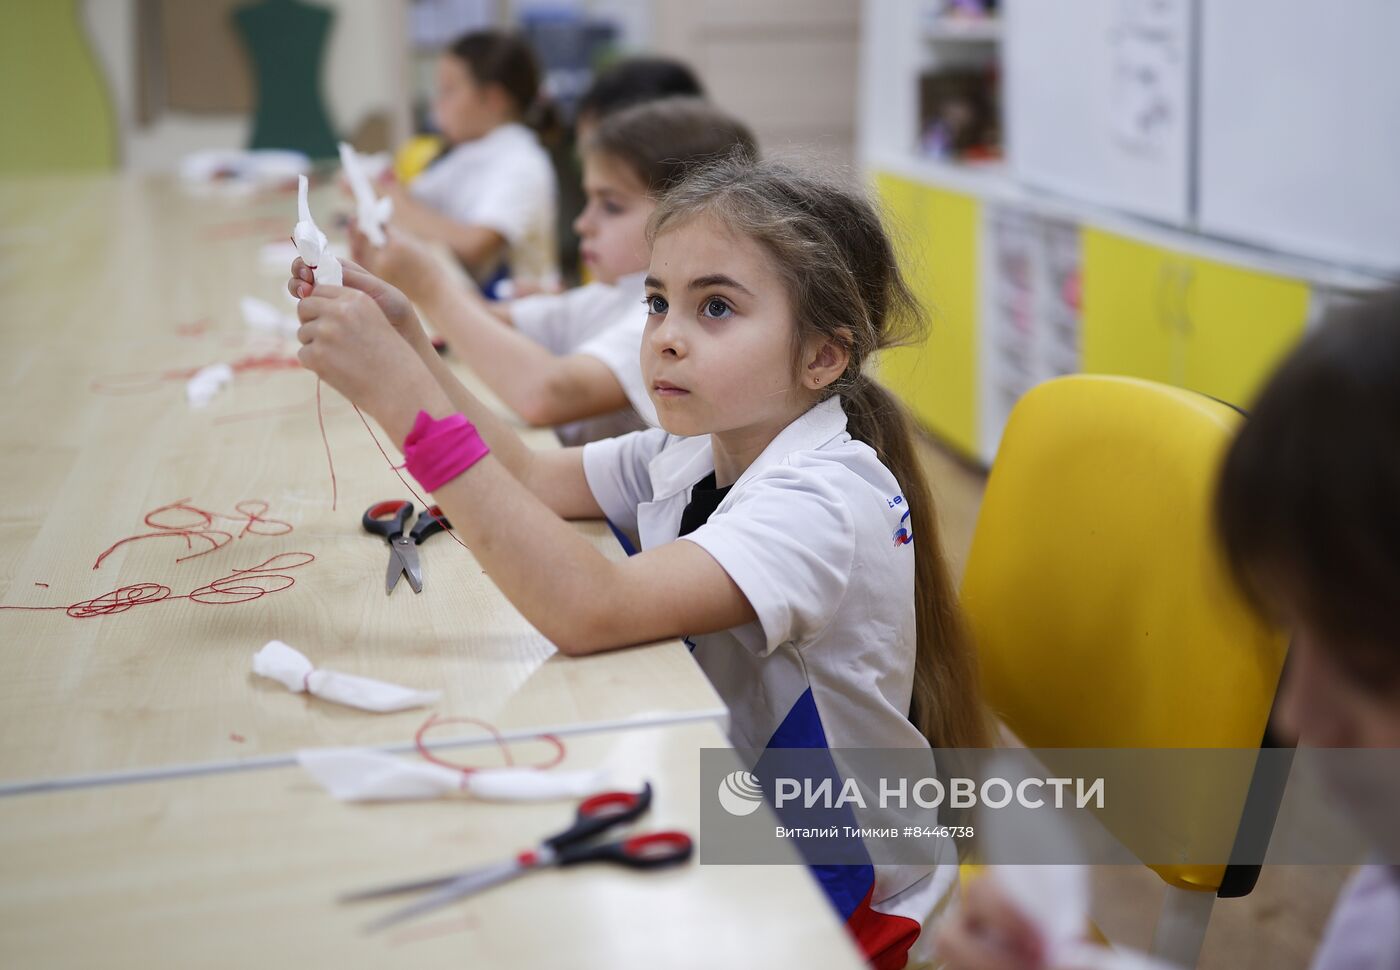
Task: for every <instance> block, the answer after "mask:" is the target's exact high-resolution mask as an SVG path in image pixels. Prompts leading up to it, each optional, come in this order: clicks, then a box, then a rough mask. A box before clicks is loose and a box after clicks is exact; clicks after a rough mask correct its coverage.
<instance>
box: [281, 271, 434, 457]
mask: <svg viewBox="0 0 1400 970" xmlns="http://www.w3.org/2000/svg"><path fill="white" fill-rule="evenodd" d="M346 275H347V277H348V276H349V274H348V273H347V274H346ZM297 317H298V318H299V319H300V320H301V329H299V330H298V331H297V339H298V340H300V341H301V343H302V348H301V350H300V351H298V352H297V358H298V359H299V360H300V361H301V363H302V366H303V367H305V368H307V369H308V370H312V371H315V372H316V374H317V375H318V376H319V377H320V378H321V379H322V380H324V381H325V382H326V383H327V384H330V385H331V386H332V387H334V388H335V389H336V390H337V391H339V392H340V393H341V394H343V395H344V396H345V397H346V398H347V399H348V400H349V401H350V402H351V403H353V404H356V405H359V406H360V407H361V408H363V409H364V410H366V411H368V412H369V413H370V414H371V415H372V416H373V417H374V418H375V420H377V421H378V422H379V424H380V425H381V426H382V427H383V428H384V429H385V430H386V431H388V432H389V434H390V435H391V436H392V437H393V438H394V441H395V443H400V442H402V441H403V439H404V437H405V436H406V435H407V434H408V432H409V430H410V429H411V428H412V427H413V420H414V418H415V417H416V416H417V414H418V411H419V410H420V409H427V410H436V411H442V412H443V413H445V412H446V411H447V410H450V409H449V408H446V407H444V403H445V402H444V401H442V400H439V398H441V397H442V394H441V389H440V388H438V386H437V383H436V382H435V381H434V380H433V377H432V374H431V373H429V371H428V369H427V365H425V364H424V363H423V361H422V359H421V358H420V357H419V356H418V354H417V353H416V352H415V351H414V349H413V348H412V347H410V346H409V345H408V343H407V342H406V341H404V340H402V339H401V338H400V337H399V335H398V334H396V333H395V332H394V328H393V327H392V326H391V325H390V323H389V321H388V319H387V318H386V317H385V315H384V312H383V311H382V310H381V309H380V308H379V306H378V304H377V303H376V302H375V301H374V300H373V299H372V298H371V297H370V296H369V295H368V294H366V293H364V292H363V291H361V290H358V289H352V288H350V287H344V286H325V285H322V286H318V287H316V288H315V291H314V292H313V293H312V294H311V295H310V296H308V297H304V298H303V299H302V301H301V302H300V303H299V304H297ZM434 395H435V396H434Z"/></svg>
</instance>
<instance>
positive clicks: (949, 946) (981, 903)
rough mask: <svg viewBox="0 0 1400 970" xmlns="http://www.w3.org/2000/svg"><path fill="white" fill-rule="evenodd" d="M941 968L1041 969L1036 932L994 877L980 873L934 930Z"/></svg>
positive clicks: (1040, 948) (1042, 952)
mask: <svg viewBox="0 0 1400 970" xmlns="http://www.w3.org/2000/svg"><path fill="white" fill-rule="evenodd" d="M938 956H939V958H940V959H942V960H943V961H944V965H945V968H946V970H1044V968H1045V967H1046V966H1047V964H1046V960H1045V947H1044V943H1043V941H1042V940H1041V938H1040V933H1039V932H1038V931H1037V930H1036V928H1035V927H1034V926H1032V925H1031V923H1030V921H1029V920H1028V919H1027V918H1026V917H1025V915H1023V914H1022V913H1021V911H1020V910H1019V909H1017V908H1016V906H1015V904H1013V903H1012V902H1011V900H1010V899H1009V898H1007V896H1006V894H1005V893H1003V892H1002V891H1001V888H1000V887H999V886H998V885H997V884H996V881H995V879H993V878H990V877H988V876H985V875H983V876H979V877H977V878H976V879H974V880H972V882H971V883H969V884H968V885H967V886H966V887H965V888H964V890H963V898H962V903H961V905H959V907H958V909H957V911H956V912H954V913H953V914H952V915H951V916H950V917H949V918H948V920H947V921H945V923H944V925H943V928H942V929H941V930H940V931H939V934H938Z"/></svg>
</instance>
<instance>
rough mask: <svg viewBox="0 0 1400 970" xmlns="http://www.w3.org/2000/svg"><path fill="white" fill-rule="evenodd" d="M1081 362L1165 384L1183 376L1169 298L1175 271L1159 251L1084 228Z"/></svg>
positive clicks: (1095, 370) (1089, 369)
mask: <svg viewBox="0 0 1400 970" xmlns="http://www.w3.org/2000/svg"><path fill="white" fill-rule="evenodd" d="M1081 238H1082V240H1083V247H1084V249H1083V251H1084V268H1083V276H1082V284H1081V285H1082V287H1083V290H1082V295H1081V307H1082V315H1081V318H1080V337H1079V339H1080V353H1081V355H1082V357H1081V366H1082V367H1083V369H1084V371H1085V373H1090V374H1125V375H1128V376H1130V377H1144V378H1147V379H1148V380H1154V381H1162V382H1163V383H1166V384H1181V383H1182V382H1183V381H1184V380H1185V377H1186V373H1185V361H1184V359H1183V356H1182V351H1183V348H1182V347H1181V346H1180V340H1179V339H1178V332H1177V329H1176V328H1175V327H1174V326H1172V322H1173V316H1174V315H1175V314H1176V311H1177V308H1176V307H1174V306H1173V305H1172V301H1171V297H1172V296H1173V291H1174V290H1175V289H1176V287H1175V285H1174V284H1175V282H1176V280H1177V278H1178V276H1179V275H1180V273H1179V269H1178V267H1179V263H1177V262H1176V257H1175V256H1174V255H1173V254H1172V253H1170V252H1168V251H1167V250H1165V249H1159V248H1158V247H1156V246H1149V245H1147V244H1145V243H1140V242H1135V241H1133V240H1131V239H1124V238H1123V237H1121V236H1115V235H1112V234H1110V233H1106V232H1102V231H1100V230H1098V229H1091V228H1089V227H1087V226H1086V227H1085V228H1084V231H1083V234H1082V236H1081Z"/></svg>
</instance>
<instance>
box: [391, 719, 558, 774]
mask: <svg viewBox="0 0 1400 970" xmlns="http://www.w3.org/2000/svg"><path fill="white" fill-rule="evenodd" d="M444 724H472V725H475V726H476V727H479V728H481V729H483V730H484V731H486V732H487V733H488V734H490V735H491V738H492V739H493V740H494V741H495V742H496V747H498V748H500V749H501V758H502V760H504V761H505V763H506V766H507V767H512V768H513V767H515V759H513V758H512V757H511V754H510V747H509V746H508V745H507V743H506V739H505V738H503V737H501V732H500V731H498V730H496V728H495V727H493V726H492V725H491V724H488V723H487V722H486V721H482V720H478V719H477V718H474V717H438V716H437V715H436V714H430V715H428V719H427V720H426V721H424V722H423V725H422V727H420V728H419V729H418V730H417V732H415V733H414V735H413V746H414V747H415V748H417V749H418V754H419V755H421V756H422V758H423V760H424V761H427V762H428V763H429V764H435V765H438V766H439V767H442V768H450V769H452V770H453V771H460V772H462V774H464V775H469V774H471V773H472V772H474V771H479V770H480V769H479V768H477V767H475V766H472V765H455V764H453V763H452V762H450V761H444V760H443V759H442V758H439V757H438V756H437V755H435V754H433V753H432V752H431V751H430V750H428V746H427V745H426V744H424V743H423V736H424V735H425V734H427V733H428V730H429V729H430V728H433V727H441V726H442V725H444ZM538 739H539V740H541V741H547V742H549V743H550V744H552V745H554V748H555V751H556V752H557V753H556V754H555V756H554V759H553V760H552V761H546V762H542V763H540V764H537V765H529V766H527V767H532V768H534V769H535V770H537V771H544V770H545V769H547V768H553V767H554V766H555V765H557V764H559V763H560V762H561V761H563V760H564V742H563V741H560V740H559V739H558V738H557V737H555V736H554V735H552V734H541V735H539V736H538Z"/></svg>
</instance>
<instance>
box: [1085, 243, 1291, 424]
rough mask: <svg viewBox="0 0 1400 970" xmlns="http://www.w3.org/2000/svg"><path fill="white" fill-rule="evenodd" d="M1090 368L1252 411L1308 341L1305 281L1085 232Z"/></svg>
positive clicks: (1087, 364) (1087, 330)
mask: <svg viewBox="0 0 1400 970" xmlns="http://www.w3.org/2000/svg"><path fill="white" fill-rule="evenodd" d="M1083 301H1084V302H1083V311H1084V312H1083V334H1082V346H1083V368H1084V370H1085V371H1086V372H1090V373H1107V374H1128V375H1132V376H1135V377H1146V378H1150V379H1152V380H1157V381H1162V382H1164V383H1167V384H1174V385H1176V386H1179V387H1186V388H1190V389H1192V390H1195V391H1200V392H1201V393H1203V394H1208V395H1210V396H1211V397H1214V398H1218V399H1220V400H1222V401H1226V402H1228V403H1230V404H1234V405H1238V406H1240V407H1244V408H1247V407H1248V406H1249V404H1250V403H1251V401H1252V400H1253V397H1254V394H1255V393H1256V392H1257V391H1258V389H1259V386H1260V384H1261V383H1262V382H1263V381H1264V379H1265V378H1267V377H1268V375H1269V373H1270V372H1271V371H1272V370H1273V368H1274V366H1275V365H1276V364H1277V362H1278V360H1279V358H1280V357H1281V356H1282V355H1284V354H1285V353H1287V352H1288V350H1289V349H1290V348H1291V347H1292V346H1293V345H1294V343H1296V342H1297V340H1298V338H1299V337H1300V336H1301V335H1302V333H1303V328H1304V326H1305V323H1306V320H1307V312H1308V288H1307V286H1306V285H1305V284H1303V283H1300V282H1298V281H1297V280H1292V279H1288V278H1285V277H1280V276H1273V275H1270V274H1267V273H1259V272H1255V271H1253V270H1246V269H1241V268H1239V267H1237V266H1230V265H1227V264H1224V263H1218V262H1214V261H1212V260H1208V259H1201V258H1199V257H1196V256H1186V255H1182V254H1179V253H1174V252H1171V251H1170V250H1166V249H1162V248H1160V247H1157V246H1152V245H1149V244H1146V243H1141V242H1137V241H1134V240H1131V239H1125V238H1123V237H1121V236H1115V235H1113V234H1111V233H1106V232H1103V231H1101V230H1097V229H1089V228H1086V229H1085V230H1084V295H1083Z"/></svg>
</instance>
